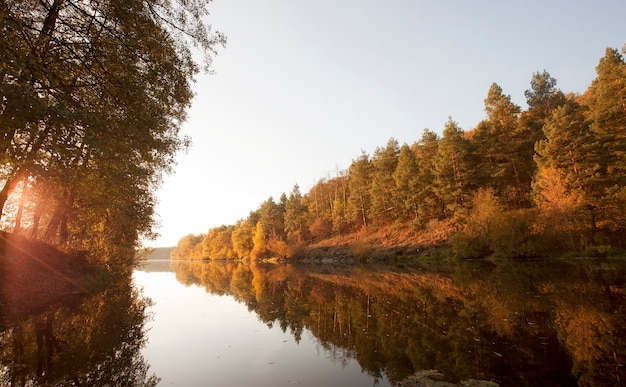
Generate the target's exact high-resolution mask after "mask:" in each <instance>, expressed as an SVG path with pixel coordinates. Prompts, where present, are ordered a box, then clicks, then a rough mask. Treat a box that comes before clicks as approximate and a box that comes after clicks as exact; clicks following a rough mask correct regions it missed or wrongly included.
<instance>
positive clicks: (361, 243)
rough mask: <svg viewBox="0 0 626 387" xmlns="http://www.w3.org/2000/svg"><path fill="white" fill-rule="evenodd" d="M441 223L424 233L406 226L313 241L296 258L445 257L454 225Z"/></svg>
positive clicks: (373, 259) (383, 258) (322, 259)
mask: <svg viewBox="0 0 626 387" xmlns="http://www.w3.org/2000/svg"><path fill="white" fill-rule="evenodd" d="M439 226H440V227H433V228H432V229H428V230H421V231H420V232H417V231H415V230H414V229H413V228H410V227H403V226H402V225H399V226H387V227H384V228H378V229H372V230H367V229H363V230H360V231H358V232H354V233H351V234H343V235H339V236H333V237H330V238H326V239H323V240H321V241H318V242H315V243H312V244H310V245H308V246H306V247H305V248H304V249H303V251H302V252H301V253H300V254H298V255H297V256H295V257H294V259H296V260H303V261H316V262H329V263H332V262H345V263H349V262H358V261H384V262H388V261H393V260H399V259H402V260H419V259H431V258H436V257H442V256H445V255H446V252H447V251H448V250H449V247H448V242H449V238H450V234H451V232H452V228H451V227H448V225H446V224H440V225H439Z"/></svg>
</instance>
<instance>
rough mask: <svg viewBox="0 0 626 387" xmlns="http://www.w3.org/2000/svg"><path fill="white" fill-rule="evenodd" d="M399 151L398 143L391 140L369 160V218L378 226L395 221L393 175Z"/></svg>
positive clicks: (377, 149)
mask: <svg viewBox="0 0 626 387" xmlns="http://www.w3.org/2000/svg"><path fill="white" fill-rule="evenodd" d="M399 151H400V149H399V146H398V141H397V140H395V139H393V138H392V139H390V140H389V141H388V142H387V146H385V147H384V148H376V151H374V156H373V157H372V160H371V165H372V184H371V187H370V194H371V198H372V204H371V207H370V218H372V219H373V220H375V221H376V223H378V224H386V223H389V222H391V221H393V220H394V219H396V213H397V209H396V208H395V205H394V202H393V193H394V191H395V189H396V187H395V180H394V179H393V173H394V172H395V170H396V166H397V164H398V153H399Z"/></svg>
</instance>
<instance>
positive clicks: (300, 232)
mask: <svg viewBox="0 0 626 387" xmlns="http://www.w3.org/2000/svg"><path fill="white" fill-rule="evenodd" d="M306 215H307V207H306V206H305V205H304V204H303V199H302V194H301V193H300V187H298V185H297V184H296V185H294V186H293V189H292V191H291V193H290V194H289V198H288V199H287V202H286V203H285V231H286V232H287V237H288V238H295V240H296V241H297V242H301V241H302V238H304V237H306V235H305V232H306V231H307V229H308V227H307V225H306Z"/></svg>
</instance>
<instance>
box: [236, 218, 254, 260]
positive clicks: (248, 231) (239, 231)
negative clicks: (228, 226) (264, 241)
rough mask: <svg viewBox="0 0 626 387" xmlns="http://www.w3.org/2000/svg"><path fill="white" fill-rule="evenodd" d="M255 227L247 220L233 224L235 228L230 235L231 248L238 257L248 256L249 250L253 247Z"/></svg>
mask: <svg viewBox="0 0 626 387" xmlns="http://www.w3.org/2000/svg"><path fill="white" fill-rule="evenodd" d="M254 232H255V227H254V226H253V225H252V223H251V222H250V221H248V220H243V221H239V222H237V224H235V229H234V230H233V233H232V235H231V239H232V241H231V242H232V244H233V250H234V252H235V254H236V255H237V257H238V258H242V259H243V258H249V257H250V252H251V251H252V249H253V248H254V243H253V238H254Z"/></svg>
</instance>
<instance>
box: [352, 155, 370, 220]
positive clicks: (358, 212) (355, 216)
mask: <svg viewBox="0 0 626 387" xmlns="http://www.w3.org/2000/svg"><path fill="white" fill-rule="evenodd" d="M371 175H372V165H371V163H370V160H369V156H368V155H367V154H366V153H365V152H363V153H362V154H361V157H359V158H358V159H356V160H352V164H350V168H349V169H348V191H349V195H348V217H349V219H350V221H351V223H352V224H354V225H355V226H359V225H360V226H363V227H367V225H368V223H369V213H370V205H371V195H370V185H371Z"/></svg>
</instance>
